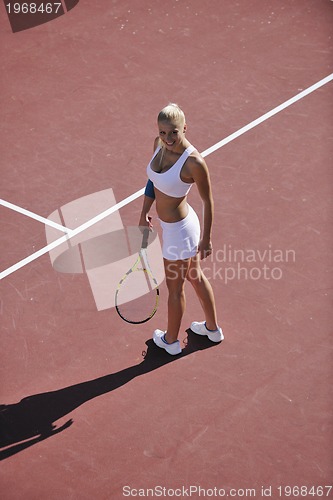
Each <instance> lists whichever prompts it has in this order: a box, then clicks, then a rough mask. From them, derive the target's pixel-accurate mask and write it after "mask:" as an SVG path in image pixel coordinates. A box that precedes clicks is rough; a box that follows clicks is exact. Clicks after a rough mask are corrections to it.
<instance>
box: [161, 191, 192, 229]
mask: <svg viewBox="0 0 333 500" xmlns="http://www.w3.org/2000/svg"><path fill="white" fill-rule="evenodd" d="M155 196H156V212H157V215H158V217H159V219H160V220H162V221H163V222H178V221H180V220H182V219H185V217H186V216H187V214H188V205H187V201H186V196H183V197H182V198H172V197H170V196H167V195H166V194H164V193H161V191H158V189H156V188H155Z"/></svg>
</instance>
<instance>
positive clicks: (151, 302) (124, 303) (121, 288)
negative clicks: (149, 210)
mask: <svg viewBox="0 0 333 500" xmlns="http://www.w3.org/2000/svg"><path fill="white" fill-rule="evenodd" d="M149 232H150V231H149V228H144V230H143V237H142V242H141V248H140V251H139V254H138V257H137V259H136V261H135V263H134V264H133V266H132V267H131V268H130V269H129V270H128V271H127V273H126V274H125V275H124V276H123V278H122V279H121V280H120V281H119V284H118V286H117V289H116V294H115V307H116V311H117V313H118V314H119V316H120V317H121V319H123V320H124V321H126V322H127V323H132V324H135V325H138V324H141V323H145V322H146V321H149V320H150V319H151V318H152V317H153V316H154V314H155V313H156V311H157V307H158V301H159V289H158V283H157V281H156V279H155V278H154V276H153V274H152V272H151V269H150V267H149V264H148V258H147V247H148V237H149Z"/></svg>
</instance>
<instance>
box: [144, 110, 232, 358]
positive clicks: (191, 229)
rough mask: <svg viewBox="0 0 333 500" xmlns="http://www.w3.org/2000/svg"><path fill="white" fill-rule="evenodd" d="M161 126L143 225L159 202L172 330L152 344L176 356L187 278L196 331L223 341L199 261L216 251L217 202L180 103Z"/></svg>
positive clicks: (161, 115) (165, 114)
mask: <svg viewBox="0 0 333 500" xmlns="http://www.w3.org/2000/svg"><path fill="white" fill-rule="evenodd" d="M157 124H158V129H159V137H157V138H156V139H155V142H154V155H153V158H152V160H151V161H150V163H149V165H148V167H147V175H148V178H149V180H148V182H147V186H146V190H145V196H144V201H143V208H142V213H141V217H140V221H139V225H140V226H151V222H150V221H151V217H149V210H150V208H151V206H152V204H153V203H154V201H155V199H156V211H157V214H158V217H159V220H160V224H161V227H162V231H163V244H162V253H163V260H164V269H165V277H166V285H167V288H168V294H169V297H168V323H167V329H166V330H165V331H162V330H155V332H154V335H153V340H154V342H155V344H156V345H158V346H159V347H161V348H163V349H165V350H166V351H167V352H168V353H169V354H173V355H175V354H179V353H180V352H181V347H180V343H179V340H178V333H179V329H180V325H181V320H182V317H183V314H184V310H185V293H184V284H185V280H186V279H187V280H188V281H190V283H191V284H192V285H193V287H194V290H195V292H196V294H197V296H198V298H199V301H200V303H201V306H202V309H203V312H204V315H205V321H201V322H197V321H195V322H193V323H192V324H191V330H192V331H193V332H194V333H197V334H198V335H206V336H208V338H209V339H210V340H211V341H213V342H220V341H221V340H223V338H224V337H223V333H222V329H221V328H220V327H219V326H218V324H217V318H216V309H215V301H214V295H213V290H212V287H211V285H210V283H209V281H208V280H207V278H206V276H205V275H204V273H203V272H202V269H201V267H200V259H204V258H206V257H208V256H209V255H210V254H211V253H212V243H211V231H212V222H213V198H212V192H211V185H210V178H209V173H208V168H207V165H206V163H205V161H204V159H203V158H202V157H201V155H200V154H199V153H198V151H197V150H196V149H195V148H194V147H193V146H192V145H191V144H190V143H189V141H188V140H187V138H186V136H185V134H186V129H187V126H186V122H185V115H184V113H183V111H182V110H181V109H180V107H179V106H178V105H177V104H169V105H168V106H166V107H165V108H163V109H162V111H160V113H159V115H158V119H157ZM194 183H195V184H196V185H197V188H198V190H199V194H200V197H201V199H202V202H203V206H204V220H203V231H202V236H201V240H200V223H199V219H198V217H197V214H196V213H195V211H194V210H193V208H192V207H191V206H190V205H189V204H188V203H187V194H188V192H189V190H190V188H191V187H192V184H194Z"/></svg>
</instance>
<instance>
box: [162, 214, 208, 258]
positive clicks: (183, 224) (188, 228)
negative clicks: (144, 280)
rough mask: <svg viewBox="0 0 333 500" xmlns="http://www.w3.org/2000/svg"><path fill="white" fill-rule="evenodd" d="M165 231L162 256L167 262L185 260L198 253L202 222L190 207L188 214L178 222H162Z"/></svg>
mask: <svg viewBox="0 0 333 500" xmlns="http://www.w3.org/2000/svg"><path fill="white" fill-rule="evenodd" d="M160 224H161V228H162V231H163V234H162V237H163V244H162V254H163V257H164V258H165V259H167V260H185V259H190V258H191V257H194V256H195V255H196V254H197V253H198V245H199V241H200V221H199V219H198V216H197V214H196V213H195V211H194V210H193V208H192V207H191V206H190V205H188V214H187V215H186V217H185V218H184V219H182V220H180V221H177V222H164V221H162V220H160Z"/></svg>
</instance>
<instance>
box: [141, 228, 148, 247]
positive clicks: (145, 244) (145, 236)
mask: <svg viewBox="0 0 333 500" xmlns="http://www.w3.org/2000/svg"><path fill="white" fill-rule="evenodd" d="M148 238H149V227H147V228H145V229H144V230H143V236H142V243H141V248H147V247H148Z"/></svg>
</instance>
